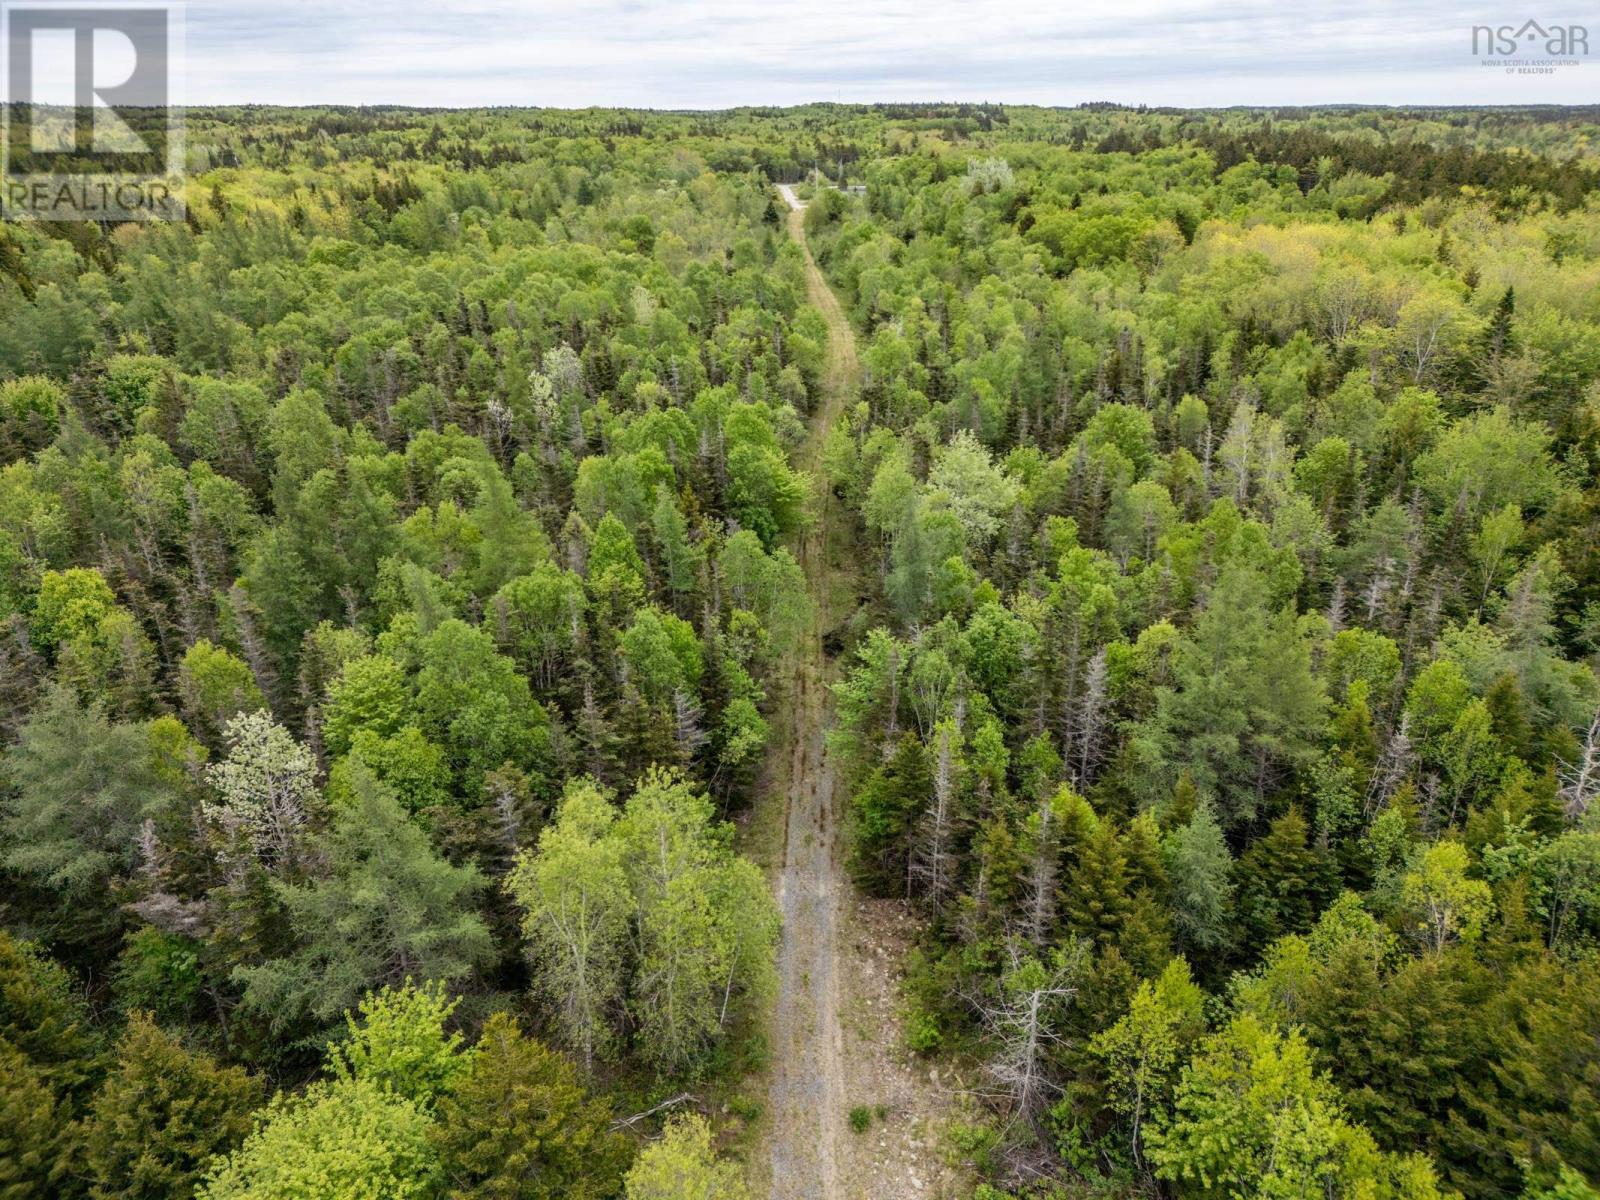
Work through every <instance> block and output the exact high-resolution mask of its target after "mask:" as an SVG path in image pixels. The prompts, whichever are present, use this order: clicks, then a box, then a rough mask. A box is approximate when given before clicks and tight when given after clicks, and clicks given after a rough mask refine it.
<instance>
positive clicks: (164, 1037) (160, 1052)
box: [83, 1012, 262, 1200]
mask: <svg viewBox="0 0 1600 1200" xmlns="http://www.w3.org/2000/svg"><path fill="white" fill-rule="evenodd" d="M261 1101H262V1089H261V1087H260V1085H259V1084H258V1083H257V1082H256V1081H255V1080H254V1079H252V1078H251V1077H250V1076H248V1075H246V1074H245V1073H244V1072H243V1071H241V1070H240V1069H239V1068H237V1067H223V1066H219V1065H218V1064H217V1063H216V1062H215V1061H214V1060H212V1059H211V1058H210V1056H208V1055H205V1054H200V1053H195V1052H193V1051H190V1050H186V1049H185V1048H184V1047H183V1046H182V1045H181V1044H180V1043H179V1042H178V1041H177V1040H176V1039H175V1038H173V1037H172V1036H171V1035H170V1034H167V1033H165V1032H163V1031H162V1030H161V1029H160V1028H159V1027H158V1026H157V1025H156V1024H155V1022H154V1020H152V1019H151V1017H150V1015H149V1014H148V1013H139V1012H135V1013H134V1014H133V1015H132V1016H131V1017H130V1019H129V1023H128V1028H127V1030H126V1031H125V1032H124V1033H123V1035H122V1037H121V1039H120V1040H119V1041H118V1043H117V1046H116V1050H115V1061H114V1062H113V1064H112V1066H111V1070H110V1073H109V1074H108V1075H107V1076H106V1080H105V1082H104V1083H103V1084H102V1085H101V1086H100V1090H99V1091H98V1092H96V1093H95V1097H94V1102H93V1103H92V1104H91V1105H90V1108H89V1114H88V1118H87V1121H86V1122H85V1125H84V1130H83V1143H84V1146H83V1155H84V1163H85V1166H86V1167H87V1173H88V1175H89V1178H90V1179H91V1181H92V1183H91V1187H90V1195H91V1196H93V1197H95V1200H112V1198H113V1197H116V1198H119V1200H120V1198H126V1200H136V1198H138V1200H158V1198H159V1200H165V1198H168V1197H178V1198H186V1197H188V1196H191V1195H193V1194H194V1190H195V1187H196V1185H197V1184H198V1183H199V1182H200V1180H201V1176H202V1174H203V1171H204V1169H205V1168H206V1167H207V1166H208V1165H209V1163H210V1161H211V1159H212V1158H213V1157H214V1156H216V1155H219V1154H227V1153H229V1152H230V1151H232V1150H233V1148H234V1147H235V1146H237V1145H238V1144H239V1143H240V1142H241V1141H243V1140H244V1137H245V1135H246V1134H247V1133H248V1132H249V1131H250V1114H251V1113H252V1112H253V1111H254V1110H255V1108H256V1107H257V1106H258V1105H259V1104H260V1103H261Z"/></svg>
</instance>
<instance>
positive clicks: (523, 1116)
mask: <svg viewBox="0 0 1600 1200" xmlns="http://www.w3.org/2000/svg"><path fill="white" fill-rule="evenodd" d="M466 1062H467V1066H466V1069H465V1071H464V1072H463V1073H462V1074H461V1075H460V1076H459V1077H458V1078H457V1079H456V1081H455V1084H454V1086H453V1087H452V1088H451V1090H450V1092H449V1093H448V1094H447V1095H445V1096H443V1097H441V1098H440V1100H439V1103H438V1109H437V1122H436V1124H435V1126H434V1128H433V1131H432V1133H431V1135H430V1136H431V1137H432V1140H433V1145H434V1148H435V1150H436V1152H437V1153H438V1155H439V1162H440V1166H441V1168H442V1170H443V1174H444V1178H445V1179H446V1180H447V1181H448V1186H449V1189H450V1190H449V1194H450V1195H451V1196H452V1197H458V1198H459V1200H558V1198H560V1197H572V1198H574V1200H601V1198H603V1197H607V1196H612V1195H615V1194H616V1193H617V1190H618V1187H619V1185H620V1183H621V1179H622V1172H623V1168H624V1166H625V1165H626V1162H627V1157H628V1147H627V1143H626V1141H625V1140H624V1139H623V1138H622V1137H621V1136H620V1135H619V1134H616V1133H614V1132H612V1131H611V1129H610V1118H611V1111H610V1106H609V1105H607V1104H606V1103H605V1102H604V1101H601V1100H596V1099H591V1098H590V1097H589V1096H588V1095H587V1094H586V1093H585V1092H584V1089H583V1087H582V1085H581V1084H580V1083H579V1081H578V1078H577V1072H576V1071H575V1070H574V1069H573V1066H572V1064H571V1063H570V1062H568V1061H567V1060H566V1059H564V1058H562V1057H561V1056H560V1055H559V1054H557V1053H555V1052H554V1051H553V1050H551V1049H549V1048H548V1047H547V1046H544V1045H542V1044H541V1043H539V1042H538V1041H536V1040H534V1039H533V1038H530V1037H527V1036H525V1035H524V1034H523V1033H522V1032H521V1030H519V1029H518V1028H517V1023H516V1022H515V1021H514V1020H513V1019H512V1018H510V1017H508V1016H506V1015H505V1014H503V1013H496V1014H495V1015H494V1016H492V1017H490V1018H489V1020H488V1022H487V1023H486V1024H485V1025H484V1028H483V1034H482V1036H481V1037H480V1038H479V1039H478V1043H477V1045H476V1046H475V1047H474V1048H473V1050H472V1053H471V1055H470V1056H469V1057H468V1059H467V1060H466Z"/></svg>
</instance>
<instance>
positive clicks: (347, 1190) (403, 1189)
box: [196, 1079, 439, 1200]
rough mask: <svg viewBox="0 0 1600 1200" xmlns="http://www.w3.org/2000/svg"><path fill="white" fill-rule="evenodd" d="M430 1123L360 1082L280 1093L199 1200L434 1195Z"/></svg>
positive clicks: (398, 1199) (407, 1199)
mask: <svg viewBox="0 0 1600 1200" xmlns="http://www.w3.org/2000/svg"><path fill="white" fill-rule="evenodd" d="M429 1128H430V1126H429V1119H428V1116H427V1114H426V1113H424V1112H423V1111H422V1110H421V1109H420V1108H418V1107H417V1106H416V1105H415V1104H413V1103H412V1102H411V1101H409V1100H406V1099H404V1098H402V1097H400V1096H396V1095H394V1094H393V1093H391V1092H388V1091H386V1090H384V1089H383V1088H381V1087H379V1086H378V1085H377V1084H374V1083H371V1082H369V1081H367V1080H362V1079H345V1080H340V1081H337V1082H334V1083H317V1084H313V1085H312V1086H311V1087H309V1088H307V1089H306V1091H305V1092H304V1093H302V1094H301V1095H298V1096H288V1095H285V1094H282V1093H280V1094H279V1095H278V1096H276V1097H275V1098H274V1099H273V1101H272V1103H271V1104H269V1105H268V1106H267V1108H266V1109H265V1110H264V1111H263V1112H262V1113H261V1115H260V1116H258V1118H257V1124H256V1128H255V1131H254V1132H252V1133H251V1134H250V1136H249V1137H248V1138H247V1139H246V1140H245V1142H244V1144H243V1145H242V1146H241V1147H240V1148H239V1149H238V1150H236V1151H234V1152H233V1153H232V1154H231V1155H229V1156H228V1157H227V1158H226V1159H223V1160H221V1161H220V1162H219V1163H218V1164H217V1165H216V1166H214V1167H213V1168H212V1169H211V1171H210V1172H209V1173H208V1175H207V1177H206V1181H205V1183H204V1184H203V1185H202V1186H201V1188H200V1190H199V1191H198V1192H197V1193H196V1194H197V1195H198V1196H199V1197H202V1198H203V1200H245V1198H246V1197H258V1196H276V1197H282V1200H411V1198H413V1197H415V1198H418V1200H421V1198H423V1197H428V1196H432V1195H433V1194H434V1193H435V1190H436V1188H437V1186H438V1182H439V1163H438V1159H437V1157H436V1155H435V1153H434V1151H433V1149H432V1147H431V1146H430V1145H429V1142H428V1133H429Z"/></svg>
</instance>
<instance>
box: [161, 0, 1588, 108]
mask: <svg viewBox="0 0 1600 1200" xmlns="http://www.w3.org/2000/svg"><path fill="white" fill-rule="evenodd" d="M1538 3H1539V0H1534V5H1533V6H1532V7H1530V6H1528V5H1526V4H1525V3H1524V2H1523V0H1515V2H1514V3H1511V2H1508V3H1506V4H1503V5H1499V6H1496V5H1482V4H1476V3H1473V2H1471V0H1469V2H1468V3H1466V4H1461V3H1455V2H1452V0H1416V2H1415V3H1406V4H1377V3H1372V2H1371V0H1351V2H1348V3H1342V4H1336V5H1328V6H1327V7H1326V8H1324V9H1323V11H1320V12H1310V11H1305V10H1308V9H1309V8H1310V6H1311V0H1301V3H1299V4H1297V3H1294V0H1281V2H1277V3H1262V2H1259V0H1231V2H1224V3H1213V4H1204V3H1198V2H1191V0H1117V2H1115V3H1110V2H1105V0H1093V2H1092V3H1073V2H1072V0H1058V2H1056V3H1048V4H1041V3H1036V2H1033V0H804V2H800V3H791V4H783V3H774V2H772V0H761V2H740V0H706V2H692V0H602V2H600V3H589V4H585V3H551V2H549V0H524V2H522V3H512V2H510V0H189V3H188V6H187V12H188V16H187V28H188V39H187V40H188V99H189V102H190V103H191V104H203V103H222V102H240V101H258V102H272V103H283V104H309V103H344V104H378V103H402V104H422V105H455V106H472V105H481V104H527V105H559V106H580V105H590V104H603V105H628V106H650V107H656V108H720V107H726V106H730V105H738V104H797V103H802V102H805V101H810V100H846V101H851V100H856V101H869V100H935V99H938V100H955V99H962V100H997V101H1006V102H1010V103H1036V104H1076V103H1079V102H1081V101H1085V100H1115V101H1120V102H1123V103H1141V102H1142V103H1150V104H1176V105H1224V104H1319V103H1335V102H1360V103H1370V104H1419V103H1448V104H1529V103H1594V102H1595V101H1596V100H1597V99H1600V55H1591V56H1587V57H1582V58H1581V61H1580V65H1578V66H1572V67H1564V68H1560V69H1558V70H1556V71H1555V72H1554V73H1553V74H1549V75H1512V74H1508V73H1507V72H1506V70H1505V69H1504V68H1503V67H1500V66H1484V65H1482V62H1481V59H1482V56H1478V57H1475V56H1474V55H1473V53H1472V34H1471V28H1472V26H1473V25H1474V24H1489V25H1503V24H1507V23H1513V24H1515V25H1517V26H1521V25H1522V24H1523V22H1524V21H1526V20H1527V19H1528V18H1530V17H1533V18H1537V19H1538V20H1539V21H1540V22H1542V23H1543V24H1545V25H1551V24H1566V23H1570V22H1574V21H1576V22H1583V21H1585V17H1584V16H1583V15H1582V14H1581V13H1577V12H1573V11H1571V10H1562V9H1546V8H1539V7H1537V6H1538ZM1318 7H1319V8H1323V6H1322V5H1320V4H1319V5H1318ZM1335 8H1337V11H1334V9H1335ZM1297 9H1300V10H1301V11H1296V10H1297ZM1589 12H1590V14H1591V15H1590V16H1589V18H1588V24H1589V25H1590V27H1591V28H1592V29H1593V31H1594V35H1595V36H1594V39H1593V40H1595V42H1596V46H1597V49H1600V10H1596V9H1594V8H1593V6H1592V5H1591V6H1589ZM1537 57H1539V58H1541V59H1542V58H1543V57H1544V55H1543V51H1542V50H1541V51H1540V52H1539V54H1538V56H1537Z"/></svg>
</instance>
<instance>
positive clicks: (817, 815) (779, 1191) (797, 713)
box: [769, 187, 859, 1200]
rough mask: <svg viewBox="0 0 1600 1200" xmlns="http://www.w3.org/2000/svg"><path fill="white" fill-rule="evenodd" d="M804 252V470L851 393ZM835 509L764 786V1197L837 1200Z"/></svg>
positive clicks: (792, 210)
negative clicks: (769, 991) (819, 336)
mask: <svg viewBox="0 0 1600 1200" xmlns="http://www.w3.org/2000/svg"><path fill="white" fill-rule="evenodd" d="M780 190H781V191H782V192H783V195H784V199H785V200H786V201H787V202H788V204H789V232H790V234H791V236H793V237H794V239H795V241H797V242H798V243H800V246H801V248H802V250H805V233H804V230H803V227H802V225H801V220H802V218H803V215H804V206H803V205H802V204H801V202H800V201H799V200H797V199H796V198H795V194H794V191H793V189H791V188H788V187H784V188H781V189H780ZM805 256H806V290H807V293H808V298H809V299H810V301H811V303H812V304H814V305H816V306H817V307H818V308H820V309H821V310H822V312H823V315H824V316H826V317H827V318H828V331H829V342H828V360H827V371H826V375H825V378H824V380H823V388H822V395H821V396H820V398H819V403H818V405H817V408H816V411H815V413H814V414H813V416H812V420H811V431H810V435H809V436H808V437H807V439H806V441H805V444H804V445H803V446H802V447H801V449H800V452H799V454H798V455H797V457H798V459H799V465H800V466H801V467H803V468H805V469H808V470H811V469H814V468H815V467H816V466H817V465H818V463H819V461H820V457H821V447H822V441H823V439H824V437H826V435H827V431H828V429H829V427H830V426H831V425H832V424H833V422H834V420H835V419H836V418H837V416H838V414H839V412H840V411H841V409H842V408H843V406H844V404H845V402H846V399H847V397H848V396H850V395H852V394H853V393H854V391H855V389H856V387H857V386H858V378H859V367H858V366H857V363H856V354H855V338H854V336H853V335H852V334H851V331H850V325H849V322H848V321H846V320H845V317H844V313H843V312H842V311H841V310H840V308H839V302H838V300H837V299H836V298H835V297H834V295H833V292H832V291H831V290H830V289H829V288H828V285H827V284H826V283H825V282H824V281H823V278H822V274H821V272H820V271H818V270H817V266H816V263H815V262H814V261H812V258H811V253H810V251H809V250H805ZM835 509H836V505H834V504H833V503H832V497H830V496H826V495H825V496H823V497H822V501H821V507H820V511H819V512H818V514H817V516H818V519H817V520H816V522H815V523H814V524H813V525H812V526H811V528H810V529H808V530H807V532H806V534H805V536H804V537H803V538H802V540H801V542H800V545H799V547H798V548H797V549H798V553H799V558H800V565H801V567H802V568H803V569H804V570H805V573H806V583H807V586H808V589H809V590H810V592H811V596H812V600H813V608H814V613H815V616H814V618H813V627H812V628H811V630H810V631H809V632H808V634H807V636H806V638H805V639H804V642H803V643H802V646H801V649H800V651H799V653H797V654H796V655H795V659H794V661H793V663H792V664H791V672H792V673H791V675H790V679H789V695H788V697H786V701H785V703H784V709H785V718H784V720H783V723H782V730H781V741H780V743H779V746H780V750H779V752H778V753H777V755H776V756H775V759H776V761H775V766H777V765H779V764H781V769H775V770H774V771H773V773H772V777H771V779H770V780H769V786H771V787H773V788H779V789H782V794H783V795H785V796H786V798H787V805H786V808H785V812H784V828H783V855H782V859H781V866H780V869H779V873H778V902H779V905H780V906H781V907H782V910H783V944H782V948H781V949H780V951H779V958H778V989H779V991H778V1000H777V1005H776V1012H775V1013H774V1018H773V1021H774V1044H773V1074H772V1095H771V1101H770V1103H771V1113H772V1120H773V1127H772V1130H773V1132H772V1144H771V1163H772V1195H773V1197H774V1198H775V1200H787V1198H789V1197H796V1198H799V1197H833V1196H838V1195H840V1192H839V1179H838V1169H839V1166H838V1154H837V1152H836V1148H835V1139H836V1138H837V1137H838V1134H839V1126H840V1123H841V1122H842V1121H844V1120H845V1110H846V1105H845V1096H844V1086H843V1085H844V1070H843V1066H842V1058H843V1046H842V1045H841V1033H842V1028H841V1025H840V1022H839V1003H840V981H839V976H838V960H839V952H838V940H839V923H840V905H841V900H842V899H843V895H844V891H845V889H846V888H847V887H848V882H847V880H845V878H844V877H843V873H842V870H841V867H840V863H839V855H838V853H837V851H838V846H837V844H836V839H835V834H836V832H837V829H838V822H837V819H836V817H837V813H836V811H835V809H836V805H835V795H834V779H833V771H832V767H831V764H830V763H829V762H828V754H827V748H826V743H825V741H824V734H825V731H826V728H827V725H828V721H829V719H830V716H831V712H832V705H831V703H830V696H829V691H828V684H829V673H828V663H827V659H826V656H825V655H824V652H823V649H822V635H823V633H824V631H825V630H826V629H827V628H828V624H829V621H830V619H831V615H832V614H831V613H830V612H829V609H830V607H831V605H830V603H829V600H830V597H831V596H832V595H833V593H834V591H835V587H834V585H835V580H834V578H833V575H834V574H835V570H836V569H835V567H834V564H833V563H832V562H830V559H829V549H830V542H833V541H836V540H837V539H835V538H830V536H829V535H830V532H831V531H832V530H833V526H834V523H835V522H834V517H835Z"/></svg>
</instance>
